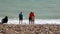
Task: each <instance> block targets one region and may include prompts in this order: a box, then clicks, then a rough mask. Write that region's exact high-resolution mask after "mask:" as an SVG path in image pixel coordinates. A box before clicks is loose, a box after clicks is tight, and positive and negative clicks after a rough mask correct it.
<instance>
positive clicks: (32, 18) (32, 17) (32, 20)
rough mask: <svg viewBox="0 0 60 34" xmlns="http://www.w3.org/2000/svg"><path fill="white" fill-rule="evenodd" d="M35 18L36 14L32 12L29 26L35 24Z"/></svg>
mask: <svg viewBox="0 0 60 34" xmlns="http://www.w3.org/2000/svg"><path fill="white" fill-rule="evenodd" d="M34 18H35V15H34V12H30V14H29V24H34Z"/></svg>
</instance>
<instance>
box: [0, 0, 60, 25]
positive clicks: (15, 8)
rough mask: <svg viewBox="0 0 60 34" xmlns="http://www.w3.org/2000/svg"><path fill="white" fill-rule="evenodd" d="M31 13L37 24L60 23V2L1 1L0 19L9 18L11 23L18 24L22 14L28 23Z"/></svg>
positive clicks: (54, 0) (45, 0) (44, 0)
mask: <svg viewBox="0 0 60 34" xmlns="http://www.w3.org/2000/svg"><path fill="white" fill-rule="evenodd" d="M31 11H33V12H34V13H35V18H36V23H38V22H40V23H47V22H49V23H52V24H53V23H56V22H58V23H59V22H60V0H0V17H1V19H2V18H4V17H5V16H8V18H9V22H10V23H12V22H16V23H18V15H19V13H20V12H23V17H24V21H23V22H28V17H29V13H30V12H31ZM37 19H38V20H37ZM46 19H47V20H46Z"/></svg>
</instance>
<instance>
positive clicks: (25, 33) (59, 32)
mask: <svg viewBox="0 0 60 34" xmlns="http://www.w3.org/2000/svg"><path fill="white" fill-rule="evenodd" d="M0 34H60V25H56V24H42V25H41V24H35V25H19V24H17V25H16V24H0Z"/></svg>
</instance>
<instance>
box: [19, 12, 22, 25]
mask: <svg viewBox="0 0 60 34" xmlns="http://www.w3.org/2000/svg"><path fill="white" fill-rule="evenodd" d="M22 20H23V14H22V12H20V14H19V24H22Z"/></svg>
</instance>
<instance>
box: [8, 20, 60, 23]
mask: <svg viewBox="0 0 60 34" xmlns="http://www.w3.org/2000/svg"><path fill="white" fill-rule="evenodd" d="M28 23H29V20H23V24H28ZM7 24H19V20H18V19H9V21H8V23H7ZM35 24H60V19H35Z"/></svg>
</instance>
